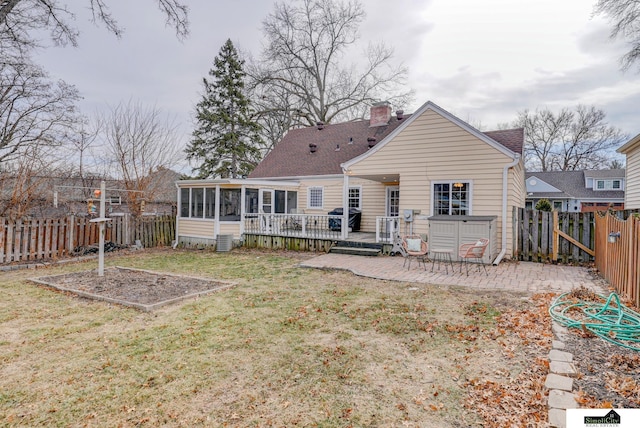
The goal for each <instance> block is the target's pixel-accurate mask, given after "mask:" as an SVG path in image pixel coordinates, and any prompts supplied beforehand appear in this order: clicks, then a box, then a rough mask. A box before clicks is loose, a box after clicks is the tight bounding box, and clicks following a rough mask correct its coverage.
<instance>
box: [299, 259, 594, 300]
mask: <svg viewBox="0 0 640 428" xmlns="http://www.w3.org/2000/svg"><path fill="white" fill-rule="evenodd" d="M403 261H404V260H403V258H402V257H390V256H380V257H363V256H353V255H346V254H322V255H320V256H317V257H314V258H312V259H309V260H306V261H304V262H303V263H301V266H303V267H309V268H320V269H343V270H349V271H351V272H353V273H354V274H356V275H360V276H366V277H370V278H376V279H384V280H390V281H403V282H416V283H425V284H439V285H456V286H461V287H469V288H475V289H497V290H513V291H521V292H527V293H538V292H544V291H550V292H555V293H565V292H569V291H571V290H572V289H573V288H576V287H580V286H585V287H587V288H589V289H591V290H594V291H596V292H600V293H602V288H601V287H600V286H599V285H598V283H597V281H596V279H595V278H594V277H593V275H592V274H591V273H590V272H589V270H588V269H587V268H585V267H580V266H561V265H551V264H544V263H531V262H512V261H507V262H503V263H500V264H499V265H498V266H487V271H488V273H489V275H488V276H487V275H485V273H484V271H482V270H481V271H480V272H477V271H476V269H475V267H470V268H469V276H467V275H466V273H465V272H464V269H463V272H462V273H461V272H460V266H459V264H454V268H455V269H454V272H451V269H449V273H448V274H447V273H446V272H445V269H444V267H442V268H441V269H440V270H438V269H437V265H436V269H435V270H434V272H433V273H432V272H431V266H430V265H429V263H428V264H427V269H426V270H425V269H424V268H423V267H421V266H420V267H418V266H414V265H412V266H411V269H410V270H407V269H406V268H403V266H402V264H403Z"/></svg>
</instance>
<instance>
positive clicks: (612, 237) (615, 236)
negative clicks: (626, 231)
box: [607, 232, 620, 244]
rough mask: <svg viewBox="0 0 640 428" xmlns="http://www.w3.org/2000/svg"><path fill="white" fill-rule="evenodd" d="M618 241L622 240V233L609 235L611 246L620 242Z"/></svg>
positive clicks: (608, 239)
mask: <svg viewBox="0 0 640 428" xmlns="http://www.w3.org/2000/svg"><path fill="white" fill-rule="evenodd" d="M618 239H620V232H611V233H610V234H609V237H608V238H607V241H608V242H609V243H610V244H615V243H616V242H618Z"/></svg>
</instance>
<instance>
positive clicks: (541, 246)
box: [513, 208, 595, 263]
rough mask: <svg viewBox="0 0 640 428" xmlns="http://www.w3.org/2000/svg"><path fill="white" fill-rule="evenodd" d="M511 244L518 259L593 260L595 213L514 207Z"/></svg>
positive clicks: (584, 261)
mask: <svg viewBox="0 0 640 428" xmlns="http://www.w3.org/2000/svg"><path fill="white" fill-rule="evenodd" d="M513 218H514V237H515V238H516V242H515V244H514V248H515V249H516V255H517V257H518V259H519V260H525V261H533V262H551V261H553V262H556V261H557V262H562V263H586V262H591V261H593V260H594V252H593V247H594V240H595V235H594V228H595V224H594V213H568V212H557V211H554V212H545V211H532V210H525V209H522V208H516V209H515V213H514V217H513Z"/></svg>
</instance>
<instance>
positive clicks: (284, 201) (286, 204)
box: [274, 190, 298, 214]
mask: <svg viewBox="0 0 640 428" xmlns="http://www.w3.org/2000/svg"><path fill="white" fill-rule="evenodd" d="M275 205H276V206H275V211H274V212H275V213H276V214H286V213H291V210H295V209H297V208H298V192H292V191H289V190H276V191H275Z"/></svg>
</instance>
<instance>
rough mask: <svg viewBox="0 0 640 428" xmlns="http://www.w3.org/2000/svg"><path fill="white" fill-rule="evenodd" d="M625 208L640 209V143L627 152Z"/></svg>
mask: <svg viewBox="0 0 640 428" xmlns="http://www.w3.org/2000/svg"><path fill="white" fill-rule="evenodd" d="M626 174H627V177H626V183H625V192H624V207H625V209H640V145H638V146H636V147H635V148H634V149H633V150H631V151H630V152H628V153H627V168H626Z"/></svg>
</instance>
